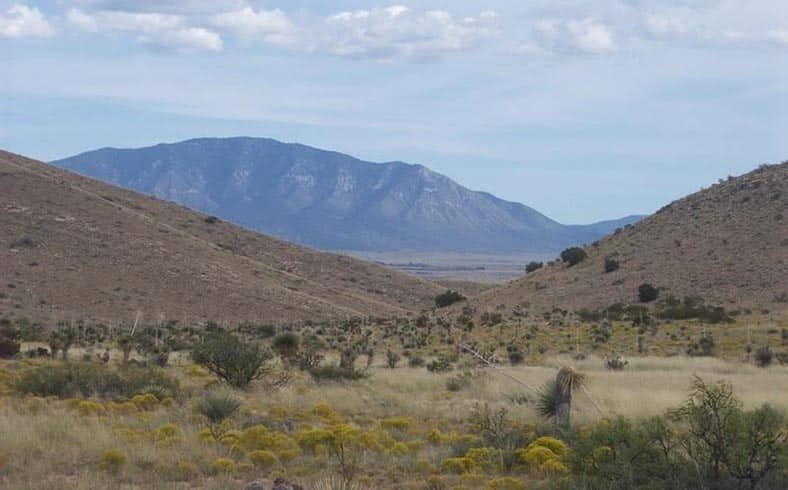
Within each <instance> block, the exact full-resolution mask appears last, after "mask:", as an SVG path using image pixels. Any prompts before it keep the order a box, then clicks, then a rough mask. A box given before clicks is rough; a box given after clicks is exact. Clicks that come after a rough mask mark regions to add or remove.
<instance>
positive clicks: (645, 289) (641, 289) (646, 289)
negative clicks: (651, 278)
mask: <svg viewBox="0 0 788 490" xmlns="http://www.w3.org/2000/svg"><path fill="white" fill-rule="evenodd" d="M658 296H659V289H657V288H655V287H654V286H652V285H651V284H648V283H643V284H641V285H640V286H638V299H639V300H640V302H641V303H649V302H651V301H654V300H655V299H657V297H658Z"/></svg>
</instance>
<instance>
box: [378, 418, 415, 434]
mask: <svg viewBox="0 0 788 490" xmlns="http://www.w3.org/2000/svg"><path fill="white" fill-rule="evenodd" d="M380 425H381V427H383V428H384V429H389V430H392V429H393V430H401V431H406V430H408V429H410V427H411V425H413V420H411V419H410V418H409V417H391V418H387V419H383V420H381V421H380Z"/></svg>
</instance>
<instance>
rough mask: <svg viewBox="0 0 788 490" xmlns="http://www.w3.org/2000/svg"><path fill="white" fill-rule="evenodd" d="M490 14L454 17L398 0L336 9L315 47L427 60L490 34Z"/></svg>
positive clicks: (492, 15)
mask: <svg viewBox="0 0 788 490" xmlns="http://www.w3.org/2000/svg"><path fill="white" fill-rule="evenodd" d="M495 17H496V14H495V13H494V12H492V11H485V12H483V13H482V14H480V15H479V16H477V17H465V18H463V19H461V20H458V19H455V18H454V17H453V16H452V15H451V14H450V13H449V12H447V11H444V10H427V11H416V10H413V9H411V8H409V7H406V6H403V5H394V6H391V7H388V8H382V9H381V8H376V9H370V10H355V11H345V12H339V13H336V14H334V15H331V16H329V17H328V18H327V19H326V21H325V23H324V25H323V26H322V27H323V29H324V32H323V34H322V36H321V39H320V40H318V42H317V46H316V47H317V49H324V50H326V51H327V52H328V53H329V54H331V55H334V56H340V57H344V58H361V59H378V60H392V59H412V60H429V59H435V58H438V57H440V56H441V55H443V54H446V53H450V52H457V51H463V50H467V49H470V48H473V47H475V46H476V45H478V44H479V43H480V42H481V41H483V40H485V39H487V38H489V37H491V36H492V35H493V34H494V33H495V31H496V26H495V25H494V23H493V20H494V19H495Z"/></svg>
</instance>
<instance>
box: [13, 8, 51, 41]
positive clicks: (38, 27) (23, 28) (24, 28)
mask: <svg viewBox="0 0 788 490" xmlns="http://www.w3.org/2000/svg"><path fill="white" fill-rule="evenodd" d="M54 34H55V30H54V29H53V28H52V26H51V25H50V23H49V22H48V21H47V19H46V18H45V17H44V14H42V13H41V11H40V10H38V9H37V8H35V7H28V6H27V5H21V4H18V5H12V6H11V7H10V8H9V9H8V10H6V12H5V13H0V37H7V38H20V37H51V36H53V35H54Z"/></svg>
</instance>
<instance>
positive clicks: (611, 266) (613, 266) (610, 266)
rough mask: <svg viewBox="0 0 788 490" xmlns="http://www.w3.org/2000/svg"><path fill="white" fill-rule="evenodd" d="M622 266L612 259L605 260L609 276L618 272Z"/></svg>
mask: <svg viewBox="0 0 788 490" xmlns="http://www.w3.org/2000/svg"><path fill="white" fill-rule="evenodd" d="M619 266H620V264H619V263H618V261H617V260H616V259H614V258H612V257H607V258H605V274H609V273H611V272H614V271H617V270H618V268H619Z"/></svg>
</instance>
